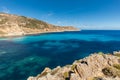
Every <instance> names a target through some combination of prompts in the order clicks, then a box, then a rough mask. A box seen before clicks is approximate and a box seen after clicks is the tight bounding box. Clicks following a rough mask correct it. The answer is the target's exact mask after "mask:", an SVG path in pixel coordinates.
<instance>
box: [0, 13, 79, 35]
mask: <svg viewBox="0 0 120 80" xmlns="http://www.w3.org/2000/svg"><path fill="white" fill-rule="evenodd" d="M76 30H77V31H78V30H79V29H77V28H75V27H72V26H56V25H52V24H48V23H46V22H44V21H41V20H37V19H34V18H28V17H25V16H17V15H13V14H6V13H0V37H7V36H22V35H29V34H39V33H49V32H63V31H76Z"/></svg>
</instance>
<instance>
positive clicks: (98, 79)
mask: <svg viewBox="0 0 120 80" xmlns="http://www.w3.org/2000/svg"><path fill="white" fill-rule="evenodd" d="M92 80H103V79H102V78H101V77H94V78H93V79H92Z"/></svg>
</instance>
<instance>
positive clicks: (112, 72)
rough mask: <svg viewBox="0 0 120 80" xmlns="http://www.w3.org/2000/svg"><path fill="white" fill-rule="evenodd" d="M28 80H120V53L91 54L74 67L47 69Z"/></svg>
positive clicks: (73, 65) (77, 62)
mask: <svg viewBox="0 0 120 80" xmlns="http://www.w3.org/2000/svg"><path fill="white" fill-rule="evenodd" d="M27 80H120V52H114V55H112V54H103V53H95V54H91V55H90V56H89V57H86V58H84V59H80V60H76V61H75V62H74V63H73V64H72V65H66V66H64V67H60V66H58V67H56V68H54V69H50V68H45V69H44V71H43V72H42V73H41V74H38V75H37V76H36V77H32V76H31V77H29V78H28V79H27Z"/></svg>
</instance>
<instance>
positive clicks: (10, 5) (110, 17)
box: [0, 0, 120, 30]
mask: <svg viewBox="0 0 120 80" xmlns="http://www.w3.org/2000/svg"><path fill="white" fill-rule="evenodd" d="M0 12H5V13H10V14H17V15H22V16H27V17H31V18H36V19H39V20H43V21H45V22H48V23H51V24H54V25H60V26H75V27H78V28H81V29H112V30H113V29H115V30H118V29H119V30H120V0H0Z"/></svg>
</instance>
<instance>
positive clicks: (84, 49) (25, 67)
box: [0, 30, 120, 80]
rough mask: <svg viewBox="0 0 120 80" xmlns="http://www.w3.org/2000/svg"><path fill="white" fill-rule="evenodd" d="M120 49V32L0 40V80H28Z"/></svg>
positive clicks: (100, 31)
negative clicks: (49, 69) (78, 61)
mask: <svg viewBox="0 0 120 80" xmlns="http://www.w3.org/2000/svg"><path fill="white" fill-rule="evenodd" d="M119 50H120V31H119V30H117V31H115V30H82V31H77V32H74V31H73V32H59V33H48V34H38V35H29V36H22V37H9V38H0V80H26V79H27V78H28V77H29V76H36V75H37V74H39V73H41V71H42V70H43V69H44V68H45V67H50V68H54V67H56V66H58V65H60V66H64V65H66V64H72V62H73V61H74V60H76V59H81V58H84V57H86V56H88V55H90V54H91V53H94V52H105V53H112V52H113V51H119Z"/></svg>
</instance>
